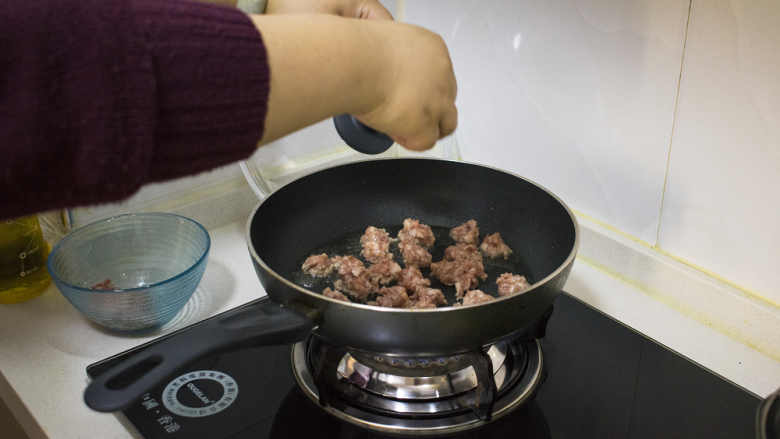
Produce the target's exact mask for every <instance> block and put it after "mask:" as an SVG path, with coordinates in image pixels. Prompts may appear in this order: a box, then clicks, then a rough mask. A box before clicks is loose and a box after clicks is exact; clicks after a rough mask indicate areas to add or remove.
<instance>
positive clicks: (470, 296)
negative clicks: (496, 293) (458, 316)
mask: <svg viewBox="0 0 780 439" xmlns="http://www.w3.org/2000/svg"><path fill="white" fill-rule="evenodd" d="M493 299H495V297H493V296H489V295H487V294H485V293H483V292H482V291H480V290H472V291H469V292H468V293H466V296H464V297H463V306H468V305H476V304H478V303H485V302H490V301H491V300H493Z"/></svg>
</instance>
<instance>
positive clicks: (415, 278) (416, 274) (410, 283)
mask: <svg viewBox="0 0 780 439" xmlns="http://www.w3.org/2000/svg"><path fill="white" fill-rule="evenodd" d="M398 285H400V286H402V287H404V288H405V289H406V291H407V293H414V291H415V290H416V289H417V287H427V286H430V285H431V281H430V280H428V279H426V278H424V277H423V275H422V273H421V272H420V269H419V268H417V267H415V266H414V265H412V266H409V267H406V268H404V269H403V270H401V272H400V273H399V274H398Z"/></svg>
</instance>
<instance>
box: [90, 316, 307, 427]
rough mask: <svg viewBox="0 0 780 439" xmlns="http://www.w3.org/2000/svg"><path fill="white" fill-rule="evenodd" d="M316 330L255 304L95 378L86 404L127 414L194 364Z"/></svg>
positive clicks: (300, 319)
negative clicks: (122, 411)
mask: <svg viewBox="0 0 780 439" xmlns="http://www.w3.org/2000/svg"><path fill="white" fill-rule="evenodd" d="M313 327H314V322H313V321H312V320H311V319H310V318H308V317H307V316H306V315H305V314H304V313H302V312H300V311H296V310H294V309H292V308H288V307H284V308H282V307H280V306H263V305H250V306H247V307H244V308H241V309H239V310H236V311H235V312H230V313H226V314H225V315H223V316H219V317H217V318H213V319H208V320H205V321H203V322H201V323H198V324H196V325H194V326H192V327H191V328H189V329H187V330H186V331H181V332H178V333H174V334H172V335H170V336H168V337H166V338H164V339H162V340H160V341H159V342H157V343H155V344H153V345H150V346H149V347H148V348H146V349H144V350H142V351H141V352H139V353H138V354H136V355H134V356H132V357H130V358H129V359H127V360H125V361H124V362H122V363H120V364H119V365H117V366H116V367H114V368H113V369H111V370H109V371H107V372H105V373H103V374H102V375H99V376H98V377H97V378H95V380H94V381H92V383H90V384H89V386H88V387H87V390H86V391H85V392H84V402H85V403H86V404H87V406H89V408H91V409H93V410H96V411H99V412H115V411H120V410H124V409H127V408H129V407H130V406H131V405H132V404H133V403H135V402H137V401H138V400H139V399H140V398H141V397H142V396H143V395H144V394H146V393H148V392H149V391H150V390H151V389H152V388H154V387H155V386H156V385H158V384H160V383H162V382H164V381H165V380H170V379H172V378H175V376H176V375H177V374H179V373H183V372H182V369H183V368H184V367H186V366H187V365H188V364H190V363H192V362H194V361H197V360H200V359H202V358H206V357H209V356H211V355H215V354H219V353H222V352H229V351H232V350H236V349H244V348H250V347H258V346H272V345H282V344H290V343H296V342H299V341H301V340H304V339H305V338H306V337H308V335H309V334H310V333H311V331H312V329H313Z"/></svg>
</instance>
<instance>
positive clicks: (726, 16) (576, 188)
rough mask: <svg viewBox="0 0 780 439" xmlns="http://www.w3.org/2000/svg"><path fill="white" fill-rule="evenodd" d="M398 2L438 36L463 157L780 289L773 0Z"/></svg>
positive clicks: (778, 77)
mask: <svg viewBox="0 0 780 439" xmlns="http://www.w3.org/2000/svg"><path fill="white" fill-rule="evenodd" d="M401 10H402V11H403V15H404V18H405V21H407V22H410V23H414V24H418V25H421V26H423V27H426V28H429V29H431V30H433V31H435V32H437V33H439V34H440V35H442V37H443V38H444V39H445V41H446V42H447V45H448V47H449V49H450V53H451V55H452V59H453V64H454V67H455V73H456V77H457V78H458V84H459V95H458V102H457V103H458V108H459V112H460V120H459V127H458V130H457V131H456V136H457V138H458V141H459V144H460V149H461V153H462V155H463V157H464V158H465V159H466V160H469V161H475V162H480V163H485V164H488V165H492V166H497V167H500V168H504V169H507V170H509V171H512V172H515V173H518V174H520V175H523V176H526V177H529V178H531V179H532V180H535V181H537V182H539V183H541V184H542V185H544V186H546V187H548V188H549V189H551V190H552V191H553V192H555V193H556V194H558V195H559V196H561V198H562V199H563V200H564V201H566V202H567V203H568V204H569V205H570V206H571V207H572V208H574V209H575V210H577V211H580V212H581V213H583V214H585V215H588V216H590V217H593V218H595V219H596V220H599V221H602V222H604V223H606V224H608V225H610V226H613V227H615V228H616V229H618V230H620V231H622V232H625V233H627V234H629V235H632V236H634V237H637V238H640V239H641V240H643V241H645V242H647V243H649V244H651V245H657V246H659V247H660V249H661V250H664V251H667V252H669V253H671V254H672V255H674V256H676V257H679V258H681V259H683V260H686V261H688V262H690V263H692V264H694V265H695V266H698V267H701V268H703V269H705V270H709V271H711V272H713V273H714V274H716V275H717V276H719V277H721V278H722V279H725V280H727V281H729V282H733V283H735V284H737V285H739V286H741V287H744V288H746V289H747V290H753V291H754V292H758V294H759V295H761V296H763V297H764V298H766V299H769V300H770V301H774V302H775V303H780V287H778V285H779V284H780V269H777V267H778V266H780V25H778V23H780V3H778V2H776V1H768V0H767V1H760V0H732V1H725V0H721V1H710V0H693V1H689V0H664V1H653V0H633V1H630V0H627V1H620V0H555V1H533V0H517V1H508V0H507V1H501V0H481V1H476V0H406V1H405V2H404V4H403V5H402V8H401ZM686 31H687V35H686ZM686 44H687V45H686ZM683 52H684V62H683V59H682V58H683ZM673 131H674V133H673ZM665 185H666V186H665ZM662 203H663V212H662V211H661V209H662Z"/></svg>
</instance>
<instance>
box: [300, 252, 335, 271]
mask: <svg viewBox="0 0 780 439" xmlns="http://www.w3.org/2000/svg"><path fill="white" fill-rule="evenodd" d="M301 268H303V271H304V273H308V274H310V275H312V276H315V277H318V276H319V277H321V276H327V275H329V274H330V272H331V271H333V264H332V263H331V262H330V259H329V258H328V255H326V254H325V253H323V254H321V255H311V256H309V257H308V258H306V261H304V263H303V267H301Z"/></svg>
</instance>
